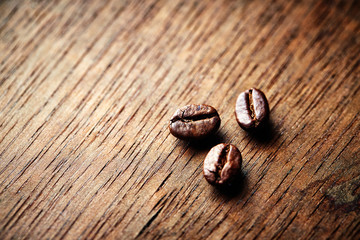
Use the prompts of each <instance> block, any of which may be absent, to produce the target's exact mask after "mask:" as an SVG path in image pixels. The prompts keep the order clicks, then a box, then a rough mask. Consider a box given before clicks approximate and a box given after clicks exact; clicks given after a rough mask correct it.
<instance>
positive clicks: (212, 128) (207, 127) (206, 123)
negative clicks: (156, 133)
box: [169, 104, 220, 140]
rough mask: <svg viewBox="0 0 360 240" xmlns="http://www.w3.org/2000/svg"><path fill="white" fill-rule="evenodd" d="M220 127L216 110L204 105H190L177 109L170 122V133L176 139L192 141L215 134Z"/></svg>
mask: <svg viewBox="0 0 360 240" xmlns="http://www.w3.org/2000/svg"><path fill="white" fill-rule="evenodd" d="M219 127H220V117H219V114H218V113H217V111H216V109H215V108H213V107H211V106H209V105H205V104H200V105H196V104H192V105H187V106H185V107H182V108H180V109H178V110H177V111H176V112H175V114H174V115H173V116H172V118H171V120H170V125H169V129H170V133H171V134H172V135H174V136H175V137H177V138H180V139H184V140H194V139H201V138H204V137H207V136H209V135H211V134H213V133H215V132H216V131H217V130H218V129H219Z"/></svg>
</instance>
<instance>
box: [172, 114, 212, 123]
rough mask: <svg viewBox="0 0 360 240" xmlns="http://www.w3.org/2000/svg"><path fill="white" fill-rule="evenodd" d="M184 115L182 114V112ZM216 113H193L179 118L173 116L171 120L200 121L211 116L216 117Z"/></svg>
mask: <svg viewBox="0 0 360 240" xmlns="http://www.w3.org/2000/svg"><path fill="white" fill-rule="evenodd" d="M183 115H184V114H183ZM216 116H217V114H216V113H209V114H201V115H194V116H187V117H184V116H181V118H174V119H172V120H171V122H172V123H173V122H176V121H182V122H195V121H201V120H206V119H211V118H213V117H216Z"/></svg>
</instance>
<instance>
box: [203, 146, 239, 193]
mask: <svg viewBox="0 0 360 240" xmlns="http://www.w3.org/2000/svg"><path fill="white" fill-rule="evenodd" d="M241 162H242V158H241V153H240V151H239V149H237V147H235V146H234V145H232V144H225V143H221V144H219V145H216V146H215V147H213V148H212V149H211V150H210V151H209V153H208V154H207V156H206V158H205V160H204V177H205V179H206V180H207V181H208V182H209V183H210V184H212V185H216V186H219V187H220V186H229V185H231V183H233V182H234V180H236V178H238V177H239V176H240V174H241Z"/></svg>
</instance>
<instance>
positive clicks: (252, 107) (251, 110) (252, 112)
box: [248, 89, 256, 120]
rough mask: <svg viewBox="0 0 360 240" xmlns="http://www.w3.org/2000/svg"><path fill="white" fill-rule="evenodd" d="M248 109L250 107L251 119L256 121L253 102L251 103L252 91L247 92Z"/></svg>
mask: <svg viewBox="0 0 360 240" xmlns="http://www.w3.org/2000/svg"><path fill="white" fill-rule="evenodd" d="M248 96H249V107H250V112H251V118H252V119H253V120H256V115H255V109H254V101H253V96H252V90H251V89H250V90H249V95H248Z"/></svg>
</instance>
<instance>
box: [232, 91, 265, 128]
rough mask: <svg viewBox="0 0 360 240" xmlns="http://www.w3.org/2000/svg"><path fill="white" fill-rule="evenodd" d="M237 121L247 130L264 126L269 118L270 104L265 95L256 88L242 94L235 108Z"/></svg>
mask: <svg viewBox="0 0 360 240" xmlns="http://www.w3.org/2000/svg"><path fill="white" fill-rule="evenodd" d="M235 115H236V120H237V122H238V123H239V125H240V127H242V128H243V129H245V130H250V129H255V128H257V127H260V126H263V125H264V123H265V122H266V121H267V119H268V118H269V104H268V101H267V99H266V97H265V94H264V93H263V92H262V91H260V90H259V89H256V88H251V89H249V90H246V91H245V92H242V93H240V95H239V96H238V98H237V100H236V106H235Z"/></svg>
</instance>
